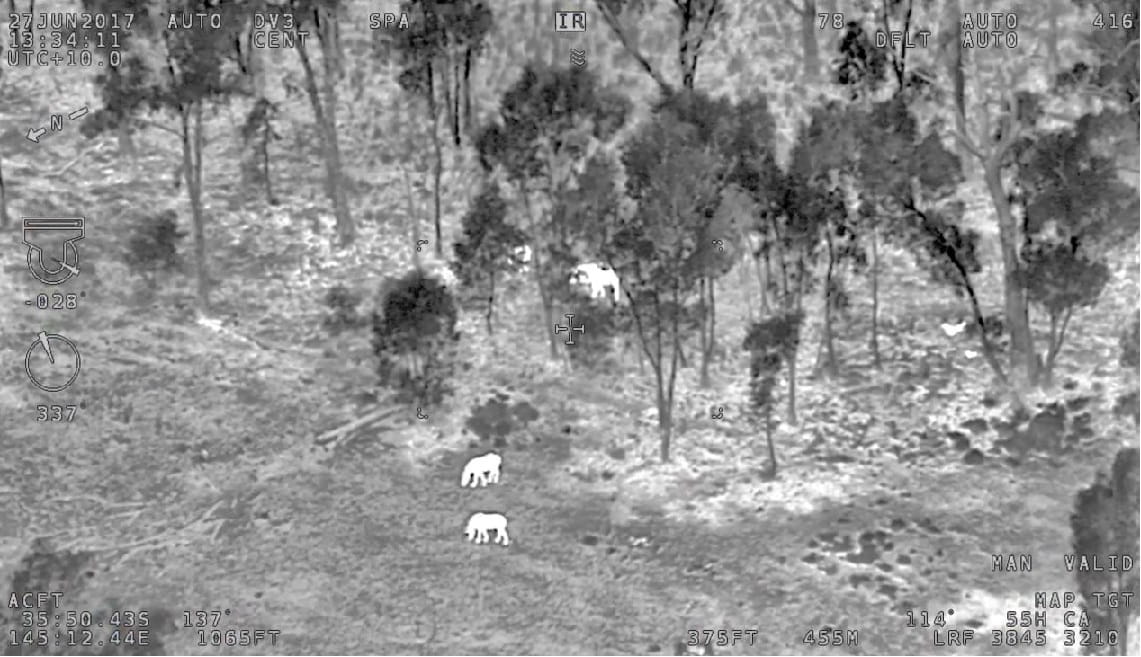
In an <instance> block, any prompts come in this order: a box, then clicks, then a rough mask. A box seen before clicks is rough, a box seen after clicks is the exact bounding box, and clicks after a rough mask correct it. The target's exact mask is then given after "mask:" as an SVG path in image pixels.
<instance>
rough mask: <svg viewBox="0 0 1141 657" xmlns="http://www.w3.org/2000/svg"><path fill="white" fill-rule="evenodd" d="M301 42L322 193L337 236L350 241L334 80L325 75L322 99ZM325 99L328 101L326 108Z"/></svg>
mask: <svg viewBox="0 0 1141 657" xmlns="http://www.w3.org/2000/svg"><path fill="white" fill-rule="evenodd" d="M304 43H305V42H304V41H302V40H300V39H299V40H298V41H297V47H296V48H295V50H296V51H297V56H298V58H300V60H301V68H302V69H303V70H304V71H305V89H306V92H307V93H308V95H309V104H310V105H311V106H312V107H313V115H314V118H315V119H316V121H317V129H318V132H319V133H320V134H321V136H322V137H324V139H323V140H322V144H321V146H322V150H323V154H324V160H325V195H326V196H327V197H328V198H329V202H330V203H332V204H333V212H334V214H335V216H336V218H337V233H338V237H339V238H340V240H341V241H342V243H346V241H345V240H348V241H352V236H353V234H354V232H355V231H354V227H353V223H352V216H351V215H350V214H349V211H348V205H347V203H346V200H345V194H344V190H343V187H342V185H341V155H340V149H339V148H338V145H337V124H336V120H337V119H336V110H335V109H333V107H332V106H334V105H335V104H336V80H335V79H329V80H327V81H326V91H327V92H328V91H330V90H331V91H332V92H333V95H332V97H326V98H325V100H322V98H321V92H320V90H319V89H318V87H317V74H316V72H315V71H314V70H313V64H312V62H311V61H310V60H309V53H308V50H307V49H306V47H305V45H304ZM322 47H324V46H322ZM330 64H331V63H330ZM327 66H328V65H327ZM326 76H328V73H326ZM326 102H327V103H328V105H329V107H328V108H327V107H326ZM326 110H328V111H326Z"/></svg>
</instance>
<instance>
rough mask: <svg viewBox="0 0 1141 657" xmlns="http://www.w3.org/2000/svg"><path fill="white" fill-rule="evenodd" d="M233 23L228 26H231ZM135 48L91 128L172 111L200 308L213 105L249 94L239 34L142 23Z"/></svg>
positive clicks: (178, 1) (179, 3)
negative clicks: (208, 118)
mask: <svg viewBox="0 0 1141 657" xmlns="http://www.w3.org/2000/svg"><path fill="white" fill-rule="evenodd" d="M165 1H166V5H165V6H166V9H167V10H168V11H169V12H172V13H173V12H183V11H186V12H188V13H191V14H193V13H196V12H203V11H205V10H206V6H205V4H204V3H203V2H201V1H200V0H165ZM223 23H224V24H225V23H227V21H225V20H224V21H223ZM135 29H137V30H139V32H138V35H137V36H136V37H135V38H137V39H138V40H139V41H138V42H136V41H135V38H133V39H132V43H131V47H130V49H129V50H127V51H126V52H124V53H123V59H122V64H121V66H120V69H121V70H120V71H119V73H118V74H116V75H109V74H103V75H99V76H97V77H96V85H97V86H99V87H100V91H101V93H102V97H103V107H102V108H100V109H98V110H96V111H95V112H93V113H92V116H91V118H90V119H89V120H88V121H86V122H85V125H84V128H85V130H87V132H88V134H92V133H93V132H98V131H101V130H107V129H111V128H114V127H115V126H116V125H118V123H119V122H120V121H124V120H130V119H131V118H133V117H137V116H138V115H139V114H140V113H142V112H145V111H147V110H151V111H160V112H169V113H172V114H174V115H175V117H176V118H177V120H178V128H177V129H172V128H168V127H165V126H161V127H162V129H165V130H167V131H169V132H173V133H174V134H176V135H177V136H178V138H179V140H180V142H181V144H182V166H181V173H182V176H183V178H184V180H185V183H186V194H187V197H188V200H189V202H190V213H191V217H192V222H193V228H192V235H193V238H194V255H195V258H194V261H195V270H196V279H197V291H198V305H199V309H200V310H201V311H205V310H206V309H207V308H208V306H209V276H208V273H207V272H208V271H209V266H208V263H207V248H206V236H205V221H206V219H205V216H204V214H203V211H202V166H203V154H204V151H205V146H206V134H205V128H204V126H203V120H202V119H203V113H204V110H205V107H206V105H207V104H210V103H218V102H225V101H227V100H228V99H229V98H230V97H231V96H232V95H234V94H236V93H240V92H241V90H242V85H241V81H240V79H239V76H238V75H237V72H236V70H235V69H234V67H233V66H231V65H232V64H233V59H232V56H233V50H232V49H231V48H228V47H226V46H227V45H228V44H229V43H231V37H232V34H230V33H229V32H228V31H227V30H208V29H206V30H202V29H169V30H168V29H166V26H165V25H154V24H147V23H140V24H138V25H136V26H135Z"/></svg>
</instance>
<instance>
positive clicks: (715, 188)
mask: <svg viewBox="0 0 1141 657" xmlns="http://www.w3.org/2000/svg"><path fill="white" fill-rule="evenodd" d="M622 162H623V165H624V167H625V171H626V196H627V197H628V198H629V199H630V200H631V201H632V202H633V203H634V208H633V210H632V211H631V212H630V213H629V214H628V215H626V214H621V213H620V214H619V215H618V217H616V218H617V224H618V229H617V231H615V232H614V234H613V239H612V240H611V243H610V244H609V245H608V246H607V247H606V250H607V260H608V261H609V262H610V263H611V264H612V266H613V267H614V269H615V270H616V271H617V272H618V274H619V278H620V279H621V280H622V283H623V286H624V287H625V289H626V293H627V295H628V297H629V299H630V308H631V313H632V314H633V317H634V322H635V326H636V327H637V330H638V337H639V341H640V343H641V347H642V349H643V353H644V354H645V355H646V357H647V359H648V360H649V362H650V366H651V368H652V369H653V371H654V377H655V381H656V384H657V385H656V387H657V407H658V434H659V441H660V448H659V452H660V455H661V459H662V461H663V462H668V461H669V460H670V439H671V433H672V412H673V407H674V391H675V389H676V380H677V369H678V356H679V354H680V350H681V341H682V331H681V328H682V320H683V318H684V312H685V310H684V301H685V299H686V297H688V296H689V295H691V294H692V293H693V292H694V291H695V288H696V287H697V284H698V281H699V279H700V278H701V277H702V275H703V273H704V272H703V271H702V269H701V267H700V266H695V256H696V254H698V253H699V252H700V250H701V249H702V246H701V244H700V241H701V240H702V238H703V233H704V231H705V229H706V226H707V224H708V217H707V216H706V209H707V208H711V207H715V205H716V201H717V197H718V194H719V191H720V189H719V187H720V181H719V180H718V174H717V171H718V168H719V162H718V160H717V157H716V154H714V153H712V152H710V149H708V148H707V147H706V146H705V145H704V144H703V140H702V139H701V136H700V135H699V129H698V127H696V126H694V125H693V124H692V123H689V122H686V121H684V120H682V119H681V117H678V116H677V114H676V113H675V111H673V110H671V109H670V108H668V107H664V108H662V109H660V110H659V111H658V112H657V113H656V114H655V115H654V116H653V118H651V119H650V120H649V121H647V122H646V124H645V125H644V126H642V127H641V128H640V130H639V131H638V132H637V133H636V134H635V135H634V136H633V137H632V138H631V140H630V141H629V142H628V143H627V144H625V149H624V152H623V156H622Z"/></svg>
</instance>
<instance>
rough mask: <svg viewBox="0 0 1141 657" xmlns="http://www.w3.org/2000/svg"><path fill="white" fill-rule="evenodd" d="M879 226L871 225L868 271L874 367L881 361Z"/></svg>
mask: <svg viewBox="0 0 1141 657" xmlns="http://www.w3.org/2000/svg"><path fill="white" fill-rule="evenodd" d="M879 241H880V240H879V227H878V226H874V225H873V226H872V266H871V271H870V272H869V274H870V278H871V284H872V336H871V344H870V345H869V346H870V347H871V350H872V366H873V367H875V368H876V369H881V368H882V367H883V363H882V362H881V360H880V320H879V314H880V251H879Z"/></svg>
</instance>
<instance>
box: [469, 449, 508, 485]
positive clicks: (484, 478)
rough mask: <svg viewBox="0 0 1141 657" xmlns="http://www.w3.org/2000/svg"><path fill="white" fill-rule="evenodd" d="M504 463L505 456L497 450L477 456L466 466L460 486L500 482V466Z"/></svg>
mask: <svg viewBox="0 0 1141 657" xmlns="http://www.w3.org/2000/svg"><path fill="white" fill-rule="evenodd" d="M502 465H503V457H501V456H500V455H498V454H496V453H495V452H488V453H486V454H484V455H483V456H476V457H474V458H473V459H472V460H470V461H468V462H467V465H465V466H464V471H463V474H461V475H460V486H468V485H470V486H471V487H472V488H475V487H477V486H479V485H480V484H481V483H482V484H483V485H484V486H487V485H488V484H498V483H499V468H500V467H501V466H502Z"/></svg>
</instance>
